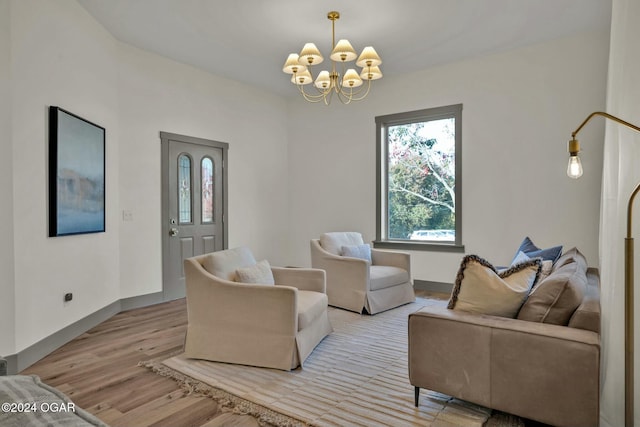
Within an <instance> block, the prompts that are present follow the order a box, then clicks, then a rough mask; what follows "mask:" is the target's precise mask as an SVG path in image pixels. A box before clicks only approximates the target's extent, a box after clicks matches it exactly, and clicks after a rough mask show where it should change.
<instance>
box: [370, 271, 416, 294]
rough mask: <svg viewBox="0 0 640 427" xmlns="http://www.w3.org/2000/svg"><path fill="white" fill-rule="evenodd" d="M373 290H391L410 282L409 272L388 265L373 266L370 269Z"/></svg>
mask: <svg viewBox="0 0 640 427" xmlns="http://www.w3.org/2000/svg"><path fill="white" fill-rule="evenodd" d="M369 281H370V283H371V290H372V291H377V290H379V289H385V288H390V287H392V286H397V285H400V284H402V283H406V282H408V281H409V272H408V271H407V270H404V269H402V268H398V267H391V266H388V265H372V266H371V267H369Z"/></svg>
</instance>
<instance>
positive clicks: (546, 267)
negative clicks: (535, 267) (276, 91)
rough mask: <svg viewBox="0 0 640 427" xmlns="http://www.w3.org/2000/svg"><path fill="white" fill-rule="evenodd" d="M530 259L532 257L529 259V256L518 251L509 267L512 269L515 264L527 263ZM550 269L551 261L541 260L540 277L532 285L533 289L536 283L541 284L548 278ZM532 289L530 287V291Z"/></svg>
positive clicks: (551, 266) (551, 267)
mask: <svg viewBox="0 0 640 427" xmlns="http://www.w3.org/2000/svg"><path fill="white" fill-rule="evenodd" d="M530 259H532V257H530V256H529V255H527V254H525V253H524V252H522V251H520V252H518V255H516V257H515V258H514V259H513V261H512V262H511V266H512V267H513V266H514V265H516V264H520V263H522V262H525V261H529V260H530ZM540 259H542V258H540ZM552 269H553V261H550V260H543V261H542V269H541V270H540V276H539V277H538V280H537V281H536V283H534V284H533V287H535V286H536V285H537V284H538V283H540V282H542V281H543V280H544V279H546V278H547V277H549V275H550V274H551V270H552ZM533 287H532V289H533Z"/></svg>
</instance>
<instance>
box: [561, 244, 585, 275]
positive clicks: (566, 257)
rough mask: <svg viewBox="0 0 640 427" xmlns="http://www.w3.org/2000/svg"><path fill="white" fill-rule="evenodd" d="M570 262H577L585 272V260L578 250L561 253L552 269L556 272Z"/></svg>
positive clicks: (573, 249) (572, 249)
mask: <svg viewBox="0 0 640 427" xmlns="http://www.w3.org/2000/svg"><path fill="white" fill-rule="evenodd" d="M572 262H577V263H578V264H579V265H580V266H581V267H582V268H583V269H584V270H585V271H586V270H587V258H586V257H585V256H584V255H583V254H582V253H581V252H580V251H579V250H578V248H571V249H569V250H568V251H566V252H565V253H563V254H562V255H561V256H560V258H558V259H557V260H556V262H555V263H554V264H553V269H554V270H557V269H558V268H560V267H563V266H565V265H567V264H570V263H572Z"/></svg>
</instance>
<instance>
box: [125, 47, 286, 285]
mask: <svg viewBox="0 0 640 427" xmlns="http://www.w3.org/2000/svg"><path fill="white" fill-rule="evenodd" d="M119 52H120V55H119V82H118V90H119V124H120V134H121V138H120V147H121V151H120V176H121V183H122V185H121V189H120V202H121V206H122V209H127V210H130V211H132V212H133V218H134V220H133V221H132V222H123V223H122V226H121V233H120V257H121V271H120V284H121V296H122V297H123V298H125V297H130V296H136V295H141V294H145V293H151V292H158V291H160V290H161V289H162V264H161V261H162V253H161V252H162V251H161V245H162V240H161V234H160V227H161V224H160V221H161V211H160V202H161V191H160V190H161V185H160V184H161V183H160V167H161V164H160V135H159V132H160V131H165V132H172V133H178V134H183V135H189V136H195V137H199V138H205V139H212V140H216V141H221V142H227V143H229V163H228V168H229V169H228V174H229V176H228V181H229V182H228V184H229V218H228V223H229V246H230V247H235V246H240V245H247V246H249V247H251V249H252V251H253V252H254V254H255V256H256V257H258V258H260V259H262V258H268V259H269V260H270V262H272V263H273V264H274V265H279V264H282V263H284V262H285V260H286V257H285V256H284V254H285V253H286V251H287V249H288V248H287V247H286V242H285V243H283V238H284V237H285V236H286V234H287V220H288V212H287V204H288V202H287V200H288V196H287V192H286V191H285V189H286V182H287V181H286V180H287V155H286V149H287V145H286V106H285V103H284V100H282V99H281V98H279V97H276V96H274V95H270V94H267V93H265V92H262V91H260V90H257V89H252V88H250V87H248V86H246V85H243V84H241V83H237V82H234V81H231V80H226V79H223V78H220V77H217V76H213V75H211V74H208V73H205V72H203V71H200V70H198V69H195V68H192V67H189V66H186V65H183V64H180V63H177V62H173V61H171V60H168V59H166V58H163V57H160V56H158V55H155V54H152V53H148V52H145V51H142V50H140V49H137V48H134V47H131V46H128V45H124V44H122V45H120V47H119ZM128 183H135V185H129V184H128Z"/></svg>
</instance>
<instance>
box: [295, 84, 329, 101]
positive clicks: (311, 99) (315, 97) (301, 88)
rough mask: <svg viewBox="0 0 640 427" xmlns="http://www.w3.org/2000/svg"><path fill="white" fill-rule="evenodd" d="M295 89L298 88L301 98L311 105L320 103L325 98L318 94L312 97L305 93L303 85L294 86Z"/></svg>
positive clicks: (310, 94)
mask: <svg viewBox="0 0 640 427" xmlns="http://www.w3.org/2000/svg"><path fill="white" fill-rule="evenodd" d="M296 87H297V88H298V92H300V94H301V95H302V97H303V98H304V99H305V100H306V101H309V102H312V103H316V102H320V101H322V100H323V98H324V97H325V96H324V95H322V94H318V95H314V94H312V93H307V92H305V91H304V86H303V85H296Z"/></svg>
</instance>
